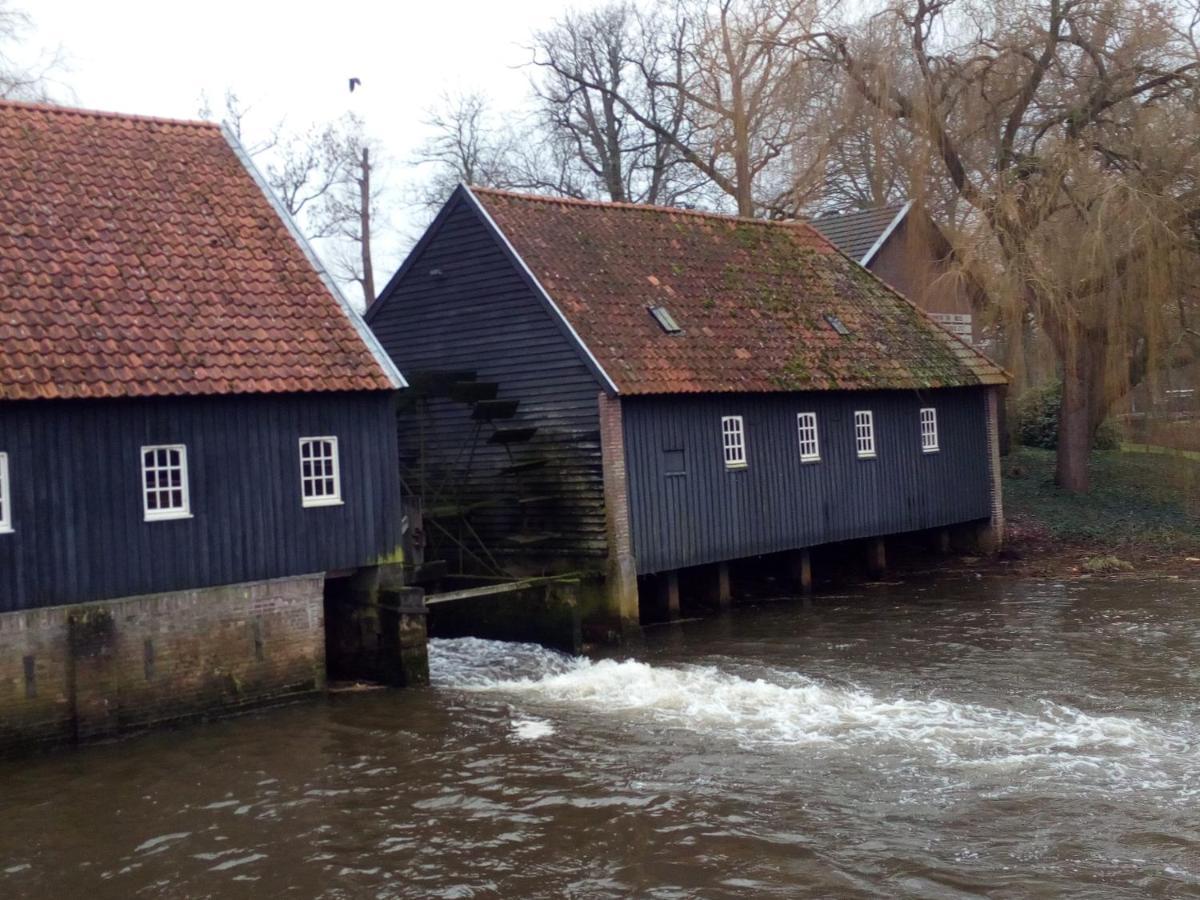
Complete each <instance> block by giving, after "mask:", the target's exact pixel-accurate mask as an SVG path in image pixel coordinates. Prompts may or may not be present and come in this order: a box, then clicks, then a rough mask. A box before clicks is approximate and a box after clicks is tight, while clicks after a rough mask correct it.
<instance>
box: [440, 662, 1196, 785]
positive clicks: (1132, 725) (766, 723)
mask: <svg viewBox="0 0 1200 900" xmlns="http://www.w3.org/2000/svg"><path fill="white" fill-rule="evenodd" d="M431 665H432V667H433V673H434V678H435V683H438V684H440V685H444V686H447V687H453V688H457V689H461V690H466V691H471V692H479V693H499V694H504V695H507V696H509V697H514V698H516V699H518V700H524V701H526V702H527V703H529V704H530V705H531V706H533V707H534V708H536V709H537V710H538V711H539V712H540V713H543V714H545V713H546V711H547V710H548V709H553V708H555V707H558V708H560V709H562V710H563V711H564V712H568V711H570V710H572V709H585V710H588V711H589V712H595V713H601V714H604V715H608V716H623V717H625V718H627V719H634V720H641V721H648V722H652V723H654V724H656V725H668V726H672V727H678V728H682V729H687V730H690V731H694V732H699V733H705V734H711V735H714V736H718V737H725V738H729V739H732V740H734V741H736V742H737V743H738V744H739V745H741V746H760V747H761V746H763V745H777V746H780V747H785V748H786V747H795V748H809V749H813V748H828V749H832V750H836V749H837V748H838V747H846V748H851V747H853V748H857V749H862V748H863V746H864V745H873V746H874V748H875V749H877V750H879V751H887V752H889V753H890V754H892V755H901V756H904V757H924V758H932V761H933V762H934V763H938V764H943V765H956V766H970V767H987V768H990V769H994V770H997V772H1001V773H1002V772H1004V771H1005V770H1012V771H1014V772H1015V771H1018V770H1022V769H1027V768H1028V767H1029V766H1030V764H1035V765H1045V764H1049V765H1051V766H1052V767H1053V769H1054V770H1055V771H1056V772H1057V773H1058V774H1066V773H1067V772H1069V771H1075V772H1077V773H1078V774H1080V775H1083V776H1085V777H1087V778H1088V779H1089V780H1093V781H1097V782H1100V781H1104V782H1109V783H1112V782H1113V781H1120V780H1129V781H1137V782H1138V783H1139V784H1140V785H1141V786H1143V787H1147V786H1152V784H1153V783H1154V781H1155V780H1156V779H1155V772H1156V770H1157V768H1159V767H1163V766H1169V767H1178V766H1188V767H1192V768H1193V771H1194V767H1195V766H1196V765H1197V764H1200V755H1198V752H1197V747H1198V744H1197V734H1196V730H1195V728H1194V727H1192V726H1186V725H1181V726H1180V727H1179V728H1178V729H1172V730H1165V729H1163V728H1159V727H1155V726H1153V725H1150V724H1147V723H1145V722H1142V721H1140V720H1138V719H1137V718H1133V717H1124V716H1105V715H1090V714H1088V713H1086V712H1083V711H1081V710H1079V709H1074V708H1071V707H1068V706H1064V705H1061V704H1057V703H1054V702H1051V701H1049V700H1041V701H1040V702H1035V703H1033V704H1028V705H1027V709H1026V711H1017V710H1011V709H996V708H991V707H987V706H980V705H975V704H970V703H962V702H957V701H954V700H949V699H937V698H932V699H931V698H912V697H900V696H886V695H880V694H878V693H873V692H872V691H870V690H867V689H865V688H863V687H860V686H857V685H854V684H847V683H840V684H829V683H825V682H822V681H820V680H818V679H814V678H811V677H807V676H805V675H801V674H797V673H792V672H783V671H778V670H774V669H770V668H768V667H765V666H764V667H761V668H759V669H758V670H757V677H747V676H746V675H742V674H735V673H732V672H728V671H725V670H723V669H721V668H719V667H717V666H711V665H679V666H659V665H650V664H648V663H644V662H638V661H636V660H623V661H616V660H601V661H598V662H594V661H592V660H588V659H573V658H571V657H567V656H564V655H562V654H559V653H554V652H552V651H548V650H545V649H543V648H540V647H536V646H533V645H528V644H503V643H498V642H494V641H482V640H475V639H465V640H454V641H433V642H431ZM518 733H519V730H518ZM1135 769H1136V770H1137V771H1136V772H1135V771H1134V770H1135Z"/></svg>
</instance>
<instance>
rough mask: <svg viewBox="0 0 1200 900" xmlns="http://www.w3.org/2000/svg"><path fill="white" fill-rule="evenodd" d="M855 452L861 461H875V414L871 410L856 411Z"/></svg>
mask: <svg viewBox="0 0 1200 900" xmlns="http://www.w3.org/2000/svg"><path fill="white" fill-rule="evenodd" d="M854 450H855V453H856V454H857V455H858V458H859V459H874V458H875V457H876V455H877V454H876V453H875V413H873V412H872V411H871V410H869V409H856V410H855V411H854Z"/></svg>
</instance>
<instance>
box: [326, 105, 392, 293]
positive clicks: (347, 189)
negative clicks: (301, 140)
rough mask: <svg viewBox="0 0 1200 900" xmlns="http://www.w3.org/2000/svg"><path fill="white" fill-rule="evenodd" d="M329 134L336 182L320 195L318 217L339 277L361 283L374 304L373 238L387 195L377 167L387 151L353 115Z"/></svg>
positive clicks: (328, 150)
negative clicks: (377, 144)
mask: <svg viewBox="0 0 1200 900" xmlns="http://www.w3.org/2000/svg"><path fill="white" fill-rule="evenodd" d="M326 134H327V141H328V147H327V159H328V163H327V164H328V165H329V167H330V168H329V173H328V174H329V177H330V178H331V185H330V187H329V189H328V190H327V191H325V192H324V193H323V194H322V195H321V196H320V203H319V207H318V208H317V211H315V212H314V213H313V220H314V222H315V223H317V228H318V229H319V232H320V236H321V237H324V238H326V239H327V241H328V242H329V243H330V244H331V245H332V258H333V268H334V270H335V275H336V276H337V277H338V278H340V279H341V280H343V281H353V282H355V283H357V284H358V286H359V287H360V288H361V289H362V293H363V302H364V305H369V304H370V303H371V302H372V301H373V300H374V299H375V269H374V264H373V262H372V240H373V237H374V236H375V232H376V231H377V230H378V229H377V225H378V222H379V219H380V202H379V201H380V197H381V193H382V190H381V183H380V181H379V180H378V179H377V178H375V171H376V170H375V167H376V165H377V163H378V160H379V158H380V157H381V156H382V154H381V153H380V152H379V148H378V147H376V146H375V144H374V142H373V141H371V140H370V138H368V137H367V135H366V133H365V129H364V127H363V123H362V120H361V119H359V118H358V117H357V116H355V115H354V114H348V115H347V116H346V117H345V118H344V119H343V120H342V121H341V122H340V123H339V124H338V126H336V127H334V128H333V129H332V130H331V131H329V132H327V133H326Z"/></svg>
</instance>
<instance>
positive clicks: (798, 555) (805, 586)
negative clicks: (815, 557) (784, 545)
mask: <svg viewBox="0 0 1200 900" xmlns="http://www.w3.org/2000/svg"><path fill="white" fill-rule="evenodd" d="M790 561H791V568H792V590H794V591H797V592H799V593H801V594H803V595H804V596H806V597H807V596H808V595H809V594H811V593H812V589H813V581H812V556H811V555H810V554H809V552H808V551H807V550H795V551H793V552H792V555H791V557H790Z"/></svg>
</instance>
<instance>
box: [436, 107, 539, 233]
mask: <svg viewBox="0 0 1200 900" xmlns="http://www.w3.org/2000/svg"><path fill="white" fill-rule="evenodd" d="M424 124H425V126H426V127H427V128H429V129H430V130H431V134H430V136H429V137H428V138H427V139H426V140H425V141H424V143H422V144H421V146H420V147H419V148H418V149H417V151H416V154H415V155H414V157H413V163H414V164H415V165H417V166H419V167H424V168H425V169H426V170H427V171H428V175H426V177H425V178H424V180H423V182H422V183H421V185H420V187H419V189H418V196H417V202H418V203H420V204H421V205H423V206H425V207H426V208H428V209H436V208H438V207H439V206H441V204H442V203H444V202H445V200H446V198H447V197H448V196H450V193H451V192H452V191H453V190H454V188H455V187H456V186H457V185H458V184H460V183H465V184H475V185H480V186H483V187H498V188H508V187H518V186H522V185H523V182H524V181H526V179H523V178H521V177H520V175H519V174H518V173H519V172H520V171H521V170H522V168H523V163H524V162H527V161H528V159H529V158H530V156H529V151H528V150H519V149H518V141H517V138H516V136H515V135H514V134H513V132H512V131H511V130H510V129H509V128H508V127H507V126H505V125H502V124H501V123H499V122H498V121H497V120H496V117H495V116H494V115H493V113H492V110H491V104H490V102H489V100H488V98H487V96H486V95H485V94H483V93H481V92H478V91H471V92H466V93H461V94H443V95H442V97H441V99H440V101H439V102H438V104H437V105H436V106H433V107H430V108H429V109H428V110H426V118H425V122H424Z"/></svg>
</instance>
